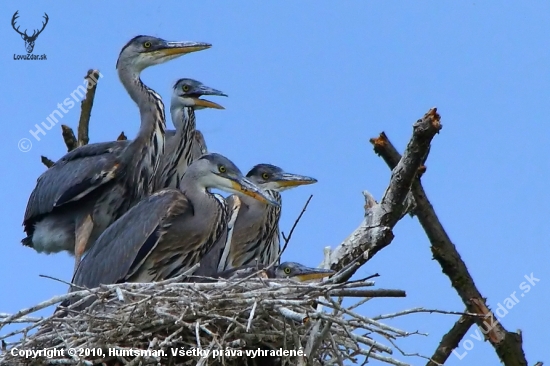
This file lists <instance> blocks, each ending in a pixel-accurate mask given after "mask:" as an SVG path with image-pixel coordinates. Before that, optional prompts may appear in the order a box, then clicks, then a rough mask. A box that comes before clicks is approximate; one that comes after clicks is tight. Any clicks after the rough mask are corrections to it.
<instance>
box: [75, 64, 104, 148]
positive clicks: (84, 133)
mask: <svg viewBox="0 0 550 366" xmlns="http://www.w3.org/2000/svg"><path fill="white" fill-rule="evenodd" d="M85 79H86V81H87V82H88V87H87V89H88V90H87V91H86V97H85V98H84V99H83V100H82V102H81V103H80V120H79V121H78V146H83V145H87V144H88V142H89V141H90V138H89V136H88V130H89V126H90V116H91V114H92V107H93V105H94V97H95V91H96V89H97V80H98V79H99V70H88V73H87V74H86V77H85Z"/></svg>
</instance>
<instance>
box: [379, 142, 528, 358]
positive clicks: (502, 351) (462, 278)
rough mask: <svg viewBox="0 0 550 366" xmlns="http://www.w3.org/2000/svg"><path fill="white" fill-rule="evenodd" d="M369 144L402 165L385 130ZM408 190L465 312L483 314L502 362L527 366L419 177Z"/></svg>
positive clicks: (518, 341) (483, 323)
mask: <svg viewBox="0 0 550 366" xmlns="http://www.w3.org/2000/svg"><path fill="white" fill-rule="evenodd" d="M371 143H372V144H373V145H374V151H375V152H376V153H377V154H378V155H380V156H381V157H382V158H383V159H384V161H385V162H386V163H387V164H388V166H389V167H390V168H391V169H394V170H395V168H394V167H396V166H398V165H399V164H401V161H402V160H403V158H402V157H401V156H400V154H399V152H398V151H397V149H396V148H395V147H394V146H393V145H392V143H391V142H390V140H389V139H388V137H387V136H386V134H385V133H382V134H380V136H379V137H378V138H376V139H373V140H371ZM406 153H407V152H406V151H405V154H406ZM404 156H405V155H404ZM411 192H412V194H413V196H414V199H415V204H416V206H415V208H414V214H415V215H416V216H417V217H418V221H419V222H420V224H421V225H422V227H423V228H424V231H425V232H426V234H427V236H428V238H429V240H430V243H431V249H432V253H433V257H434V259H435V260H437V261H438V262H439V264H440V265H441V268H442V270H443V273H445V274H446V275H447V276H448V277H449V279H450V280H451V284H452V286H453V287H454V288H455V290H456V291H457V292H458V294H459V296H460V297H461V299H462V301H463V302H464V304H465V305H466V307H467V309H468V312H470V313H475V314H482V315H483V316H484V317H483V318H477V319H476V323H477V325H478V326H479V327H480V329H481V331H482V332H483V334H485V338H486V339H487V340H489V342H490V343H491V344H492V345H493V347H494V348H495V350H496V353H497V355H498V357H499V358H500V360H501V361H502V362H503V363H504V365H506V366H527V360H526V359H525V354H524V353H523V349H522V339H521V335H520V334H519V333H514V332H508V331H507V330H506V329H505V328H504V327H503V326H502V324H500V322H499V321H498V320H496V318H495V315H494V314H493V312H492V311H491V310H489V308H488V307H487V305H486V303H485V299H484V298H483V296H482V295H481V293H480V292H479V290H478V289H477V287H476V285H475V283H474V279H473V278H472V276H471V275H470V273H469V272H468V268H467V267H466V264H465V263H464V261H463V260H462V258H461V257H460V254H459V253H458V251H457V249H456V246H455V245H454V244H453V243H452V242H451V239H450V238H449V236H448V235H447V233H446V231H445V229H444V228H443V226H442V225H441V222H440V221H439V219H438V218H437V215H436V213H435V210H434V208H433V206H432V205H431V203H430V201H429V200H428V198H427V196H426V193H425V192H424V189H423V188H422V184H421V182H420V178H417V179H415V180H414V182H413V184H412V186H411ZM459 341H460V340H459Z"/></svg>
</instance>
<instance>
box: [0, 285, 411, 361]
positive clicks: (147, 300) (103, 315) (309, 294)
mask: <svg viewBox="0 0 550 366" xmlns="http://www.w3.org/2000/svg"><path fill="white" fill-rule="evenodd" d="M177 280H178V279H172V280H167V281H163V282H157V283H147V284H135V283H134V284H132V283H124V284H116V285H108V286H102V287H99V288H96V289H91V290H88V289H83V290H80V291H77V292H73V293H69V294H66V295H62V296H57V297H55V298H53V299H51V300H49V301H45V302H43V303H41V304H38V305H37V306H34V307H32V308H29V309H24V310H21V311H19V312H18V313H16V314H13V315H7V314H0V329H1V328H2V327H4V326H5V325H7V324H14V323H17V324H24V326H25V327H24V328H22V329H17V330H15V331H12V332H11V333H9V334H6V335H2V336H1V337H0V339H2V346H3V347H2V348H3V352H2V353H0V364H1V365H48V364H57V365H60V364H63V365H96V364H102V363H103V362H105V364H107V365H247V364H257V365H272V364H273V365H280V364H286V365H301V364H303V365H305V364H306V363H307V364H311V365H333V364H336V365H343V364H344V363H346V364H349V363H350V361H351V362H353V363H355V362H357V361H358V360H359V359H361V361H363V359H365V357H366V358H368V359H377V360H380V361H385V362H388V363H391V364H396V365H405V364H404V363H401V362H399V361H397V360H394V359H392V358H391V357H390V356H388V355H390V354H391V353H392V347H390V346H388V345H385V344H383V343H379V342H378V341H377V340H375V339H376V338H379V339H381V340H383V341H384V342H385V341H388V340H389V341H390V342H391V343H392V344H393V341H392V339H395V338H398V337H404V336H407V335H410V334H412V333H408V332H404V331H400V330H398V329H396V328H393V327H390V326H387V325H384V324H382V323H380V322H377V321H375V320H372V319H369V318H367V317H364V316H360V315H358V314H356V313H355V312H354V311H353V310H352V309H353V308H355V306H356V305H357V304H355V305H351V306H348V307H344V306H343V305H342V302H343V300H344V297H348V296H351V297H363V296H364V294H365V291H368V290H365V289H364V288H365V287H367V286H372V285H373V282H367V281H359V282H357V281H355V282H348V283H345V284H333V283H330V282H324V283H313V284H303V283H298V282H294V281H291V280H271V279H270V280H266V279H261V278H248V279H246V280H243V279H240V280H220V281H219V282H213V283H182V282H181V279H180V281H177ZM382 291H383V290H382ZM388 291H391V290H388ZM66 300H72V302H73V304H72V305H70V306H68V307H59V308H58V309H57V310H56V311H55V312H54V314H53V315H51V316H49V317H46V318H40V317H34V318H32V317H30V316H29V314H32V313H34V312H36V311H38V310H41V309H44V308H46V307H48V306H52V305H56V304H60V303H61V302H63V301H66ZM346 302H349V301H346ZM364 302H365V299H364V298H363V299H361V301H360V303H364ZM90 303H91V305H90V306H88V307H86V308H84V309H83V310H80V308H82V307H83V306H82V305H83V304H86V305H87V304H90ZM17 335H20V337H21V338H20V339H18V340H17V341H16V342H5V341H4V340H5V339H9V338H10V337H11V338H14V337H15V336H17ZM14 348H17V349H18V350H30V349H35V350H43V349H49V350H51V349H54V348H55V349H62V350H64V355H57V356H55V357H51V358H47V357H38V358H24V357H21V356H14V355H13V354H12V352H10V351H11V350H13V349H14ZM69 348H72V349H87V350H92V349H95V350H96V351H95V352H96V353H95V355H94V354H88V355H83V354H81V355H80V356H82V357H79V356H78V355H77V356H69V355H68V354H67V350H68V349H69ZM258 348H260V349H263V350H268V351H270V350H271V351H274V352H275V351H277V350H279V349H282V350H294V352H297V351H298V350H301V351H302V352H303V354H304V356H302V355H300V354H299V353H296V354H294V355H292V354H287V355H281V354H280V351H279V354H276V353H275V354H273V353H271V354H270V355H273V356H270V357H268V358H263V359H262V358H258V357H256V358H255V359H254V360H253V361H254V362H256V363H252V362H251V357H250V354H249V357H246V353H245V352H246V350H258ZM114 349H116V350H118V351H120V352H123V351H124V350H136V349H140V350H151V351H156V352H157V353H156V354H153V353H154V352H151V354H150V355H149V354H145V355H131V356H128V354H126V355H124V356H121V354H122V353H120V352H119V353H118V355H112V354H111V356H109V350H111V351H112V350H114ZM191 349H201V350H203V352H205V351H206V350H208V351H209V352H210V353H209V356H208V357H202V356H201V355H198V354H196V355H183V356H182V355H181V354H180V355H177V356H174V355H173V354H172V352H173V351H174V350H176V351H179V350H191ZM98 350H101V351H98ZM160 350H162V351H163V353H164V355H162V352H160ZM231 350H232V352H233V353H232V354H231ZM214 351H218V352H220V351H221V352H222V353H223V354H221V355H220V354H219V353H218V357H213V352H214ZM238 351H241V352H243V353H242V355H241V354H239V352H238ZM98 352H102V357H101V356H100V355H98ZM249 352H250V351H249ZM203 355H204V354H203ZM245 359H247V360H248V361H247V360H245ZM258 362H259V363H258Z"/></svg>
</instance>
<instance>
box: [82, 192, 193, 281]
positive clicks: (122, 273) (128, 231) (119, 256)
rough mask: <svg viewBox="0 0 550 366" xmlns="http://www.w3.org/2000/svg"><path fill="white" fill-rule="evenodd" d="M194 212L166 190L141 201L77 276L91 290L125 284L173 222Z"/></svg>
mask: <svg viewBox="0 0 550 366" xmlns="http://www.w3.org/2000/svg"><path fill="white" fill-rule="evenodd" d="M188 210H192V207H191V206H190V204H189V201H188V200H187V198H186V197H185V196H184V194H183V193H181V192H180V191H178V190H174V189H166V190H162V191H159V192H157V193H155V194H153V195H151V196H149V197H147V198H144V199H143V200H141V201H140V202H139V203H138V204H137V205H136V206H134V207H133V208H132V209H130V210H129V211H128V212H126V213H125V214H124V215H123V216H122V217H120V218H119V219H118V220H117V221H115V222H114V223H113V224H112V225H111V226H109V228H108V229H107V230H105V231H104V232H103V234H101V236H100V237H99V238H98V239H97V241H96V242H95V244H94V246H93V247H92V248H91V249H90V251H89V252H88V253H87V254H86V256H85V257H84V259H83V260H82V262H81V263H80V265H79V266H78V269H77V271H76V273H75V275H74V278H73V283H74V284H75V285H78V286H84V287H88V288H92V287H97V286H99V285H100V284H113V283H117V282H121V281H123V280H124V279H125V278H127V277H128V275H129V274H131V273H132V272H135V271H136V270H137V268H139V266H140V265H141V264H142V263H143V262H144V261H145V260H146V259H147V257H148V256H149V255H150V253H151V252H152V251H153V249H155V247H156V246H157V244H158V243H159V242H160V240H161V239H162V237H163V235H164V233H165V232H166V229H167V227H169V225H170V223H171V220H170V219H171V218H172V217H174V216H178V215H181V214H182V213H183V212H185V211H188Z"/></svg>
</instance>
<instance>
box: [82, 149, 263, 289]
mask: <svg viewBox="0 0 550 366" xmlns="http://www.w3.org/2000/svg"><path fill="white" fill-rule="evenodd" d="M179 187H180V188H179V190H176V189H164V190H161V191H159V192H156V193H154V194H152V195H151V196H149V197H147V198H145V199H143V200H142V201H141V202H140V203H138V204H137V205H135V206H134V207H132V208H131V209H130V210H129V211H128V212H126V213H125V214H124V215H123V216H122V217H121V218H120V219H118V220H117V221H116V222H115V223H113V224H112V225H111V226H110V227H109V228H108V229H107V230H105V231H104V232H103V234H102V235H101V236H100V237H99V239H98V240H97V242H96V244H95V245H94V246H93V247H92V248H91V249H90V251H89V252H88V253H87V255H86V257H85V258H84V259H83V261H82V262H81V263H80V265H79V266H78V268H77V270H76V273H75V275H74V278H73V283H74V284H76V285H78V286H85V287H90V288H91V287H97V286H98V285H100V284H112V283H119V282H151V281H159V280H163V279H167V278H171V277H174V276H178V275H180V274H182V273H184V272H185V271H187V270H188V269H190V268H191V267H192V266H194V265H195V264H196V263H198V262H199V261H200V260H201V258H202V257H203V256H204V255H205V254H206V253H207V252H208V251H209V250H210V248H212V247H213V246H214V245H215V244H216V243H217V242H218V241H220V240H224V233H225V231H226V228H227V214H228V211H227V207H226V205H225V200H224V199H223V197H221V196H220V195H217V194H212V193H210V192H209V191H208V189H209V188H217V189H221V190H225V191H228V192H239V193H240V192H242V193H244V194H247V195H250V196H252V197H255V199H260V200H264V201H267V198H266V197H265V196H264V195H263V193H262V191H261V190H260V189H259V188H257V187H256V186H255V185H254V184H253V183H252V182H250V181H249V180H248V179H247V178H245V177H244V176H243V175H242V174H241V173H240V171H239V169H238V168H237V167H236V166H235V165H234V164H233V163H232V162H231V161H230V160H229V159H227V158H225V157H223V156H222V155H219V154H207V155H203V156H202V157H200V158H199V159H198V160H196V161H194V162H193V163H192V164H191V165H190V166H189V167H188V169H187V170H186V172H185V174H184V175H183V177H182V180H181V182H180V184H179Z"/></svg>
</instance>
